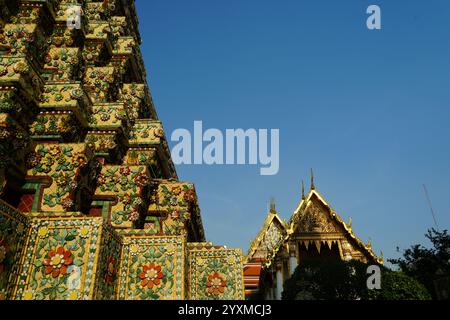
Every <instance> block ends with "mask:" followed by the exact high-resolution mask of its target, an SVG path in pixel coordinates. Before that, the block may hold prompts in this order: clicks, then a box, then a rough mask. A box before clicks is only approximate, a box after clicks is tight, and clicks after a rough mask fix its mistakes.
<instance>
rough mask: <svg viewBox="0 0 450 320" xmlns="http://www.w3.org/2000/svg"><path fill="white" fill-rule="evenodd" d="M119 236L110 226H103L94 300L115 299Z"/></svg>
mask: <svg viewBox="0 0 450 320" xmlns="http://www.w3.org/2000/svg"><path fill="white" fill-rule="evenodd" d="M121 249H122V243H121V239H120V237H119V235H118V234H117V233H116V232H115V231H114V230H113V228H111V227H110V226H105V228H104V231H103V236H102V244H101V254H100V259H99V269H98V276H97V284H96V293H95V299H99V300H111V299H116V298H117V297H116V291H117V286H118V279H119V268H120V252H121Z"/></svg>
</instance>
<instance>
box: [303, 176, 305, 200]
mask: <svg viewBox="0 0 450 320" xmlns="http://www.w3.org/2000/svg"><path fill="white" fill-rule="evenodd" d="M302 200H305V184H304V183H303V180H302Z"/></svg>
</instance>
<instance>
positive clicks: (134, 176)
mask: <svg viewBox="0 0 450 320" xmlns="http://www.w3.org/2000/svg"><path fill="white" fill-rule="evenodd" d="M149 182H150V180H149V175H148V172H147V168H146V167H144V166H104V167H103V168H102V172H101V174H100V176H99V178H98V185H99V186H98V188H97V190H96V192H95V195H96V196H103V197H104V196H114V197H116V198H117V204H116V205H114V206H112V207H111V217H110V218H111V223H112V225H113V226H120V227H133V223H134V222H136V221H138V220H139V219H140V209H141V205H142V204H143V200H142V195H143V188H144V187H146V186H147V185H148V184H149Z"/></svg>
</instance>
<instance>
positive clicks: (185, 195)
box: [149, 183, 197, 235]
mask: <svg viewBox="0 0 450 320" xmlns="http://www.w3.org/2000/svg"><path fill="white" fill-rule="evenodd" d="M156 198H157V200H156V204H152V205H150V208H149V213H152V212H158V211H159V212H165V213H166V216H165V218H164V219H163V220H162V225H163V227H162V232H163V234H170V235H182V234H185V233H186V223H187V222H188V221H189V220H190V219H191V212H192V211H193V209H194V207H195V206H196V201H197V198H196V195H195V189H194V185H193V184H191V183H170V184H169V183H168V184H164V183H161V184H159V186H158V190H157V195H156Z"/></svg>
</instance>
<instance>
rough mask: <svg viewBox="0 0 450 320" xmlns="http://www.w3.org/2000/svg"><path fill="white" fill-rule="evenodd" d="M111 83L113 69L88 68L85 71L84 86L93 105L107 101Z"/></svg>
mask: <svg viewBox="0 0 450 320" xmlns="http://www.w3.org/2000/svg"><path fill="white" fill-rule="evenodd" d="M113 82H114V68H113V67H90V68H87V69H86V74H85V77H84V86H85V88H86V91H87V92H88V95H89V97H90V98H91V100H92V102H93V103H94V104H95V103H105V102H108V101H109V99H110V94H111V84H112V83H113Z"/></svg>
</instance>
